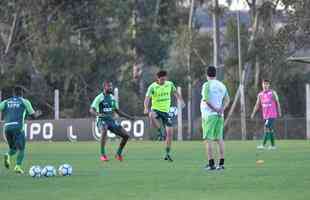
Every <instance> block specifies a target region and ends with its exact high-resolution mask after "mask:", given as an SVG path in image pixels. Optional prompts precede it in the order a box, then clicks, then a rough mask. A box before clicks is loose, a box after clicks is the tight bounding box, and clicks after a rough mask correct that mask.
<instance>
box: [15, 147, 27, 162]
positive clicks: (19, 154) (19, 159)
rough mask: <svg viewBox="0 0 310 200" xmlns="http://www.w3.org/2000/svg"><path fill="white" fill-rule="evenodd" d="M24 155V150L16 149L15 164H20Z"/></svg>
mask: <svg viewBox="0 0 310 200" xmlns="http://www.w3.org/2000/svg"><path fill="white" fill-rule="evenodd" d="M24 155H25V151H24V150H21V151H18V154H17V158H16V165H22V162H23V160H24Z"/></svg>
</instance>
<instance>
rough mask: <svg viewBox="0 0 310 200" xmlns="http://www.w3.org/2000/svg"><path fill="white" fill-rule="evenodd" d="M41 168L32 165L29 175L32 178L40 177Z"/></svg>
mask: <svg viewBox="0 0 310 200" xmlns="http://www.w3.org/2000/svg"><path fill="white" fill-rule="evenodd" d="M41 171H42V168H41V167H40V166H38V165H34V166H32V167H30V169H29V175H30V176H31V177H33V178H39V177H41Z"/></svg>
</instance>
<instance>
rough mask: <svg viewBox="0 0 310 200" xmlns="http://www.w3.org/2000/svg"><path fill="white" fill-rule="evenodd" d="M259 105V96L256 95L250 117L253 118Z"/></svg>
mask: <svg viewBox="0 0 310 200" xmlns="http://www.w3.org/2000/svg"><path fill="white" fill-rule="evenodd" d="M259 105H260V98H259V95H257V99H256V103H255V106H254V108H253V112H252V114H251V118H254V116H255V114H256V112H257V111H258V109H259Z"/></svg>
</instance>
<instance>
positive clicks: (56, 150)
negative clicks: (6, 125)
mask: <svg viewBox="0 0 310 200" xmlns="http://www.w3.org/2000/svg"><path fill="white" fill-rule="evenodd" d="M116 147H117V143H116V142H110V143H109V144H108V151H109V155H110V158H113V156H112V155H113V154H114V150H115V149H116ZM255 147H256V142H253V141H247V142H240V141H230V142H227V143H226V160H225V162H226V170H225V171H222V172H207V171H204V170H203V166H204V165H205V163H206V161H205V159H204V152H203V145H202V143H201V142H177V143H175V145H174V148H173V156H174V159H175V162H173V163H168V162H166V161H164V160H162V155H163V146H162V143H159V142H142V141H141V142H130V143H129V145H128V148H127V149H126V151H125V161H124V162H121V163H120V162H118V161H116V160H114V159H111V161H109V162H108V163H101V162H100V161H99V160H98V144H97V143H95V142H79V143H28V147H27V148H28V150H27V157H26V161H25V169H27V171H28V169H29V167H30V166H31V165H34V164H38V165H41V166H43V165H47V164H51V165H54V166H59V165H60V164H62V163H70V164H71V165H72V166H73V169H74V174H73V176H71V177H52V178H40V179H34V178H31V177H29V176H28V175H22V176H20V175H16V174H14V173H13V172H12V171H7V170H6V169H4V167H3V166H2V161H1V166H0V198H1V199H3V200H17V199H21V200H25V199H27V200H37V199H38V200H39V199H40V200H41V199H44V200H55V199H56V200H62V199H65V200H71V199H72V200H80V199H81V200H88V199H94V200H95V199H103V200H114V199H115V200H116V199H118V200H120V199H123V200H131V199H132V200H139V199H142V200H151V199H154V200H174V199H176V200H183V199H184V200H199V199H203V200H206V199H214V200H222V199H229V200H235V199H236V200H241V199H247V200H252V199H253V200H255V199H258V200H268V199H274V200H275V199H277V200H284V199H288V200H301V199H310V189H309V187H310V143H309V142H308V141H279V142H278V149H277V150H275V151H269V150H264V151H261V153H260V154H259V155H258V157H259V158H260V159H263V160H265V163H264V164H263V165H261V166H257V165H256V164H255V159H256V158H255V157H256V149H255ZM5 149H6V145H5V144H0V151H1V152H2V153H3V152H4V151H5ZM27 174H28V173H27Z"/></svg>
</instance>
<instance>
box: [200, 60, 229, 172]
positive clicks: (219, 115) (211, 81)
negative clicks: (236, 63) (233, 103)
mask: <svg viewBox="0 0 310 200" xmlns="http://www.w3.org/2000/svg"><path fill="white" fill-rule="evenodd" d="M207 79H208V81H207V82H205V83H204V84H203V86H202V91H201V94H202V99H201V112H202V130H203V139H204V140H205V147H206V152H207V157H208V160H209V164H207V165H206V167H205V169H206V170H215V169H218V170H223V169H224V140H223V131H224V110H225V109H226V107H227V106H228V105H229V101H230V99H229V95H228V92H227V89H226V86H225V85H224V84H223V83H222V82H220V81H218V80H216V68H215V67H214V66H209V67H208V69H207ZM214 141H216V142H217V143H218V145H219V152H220V158H219V163H218V166H216V165H215V162H214V157H213V148H212V143H213V142H214Z"/></svg>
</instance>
